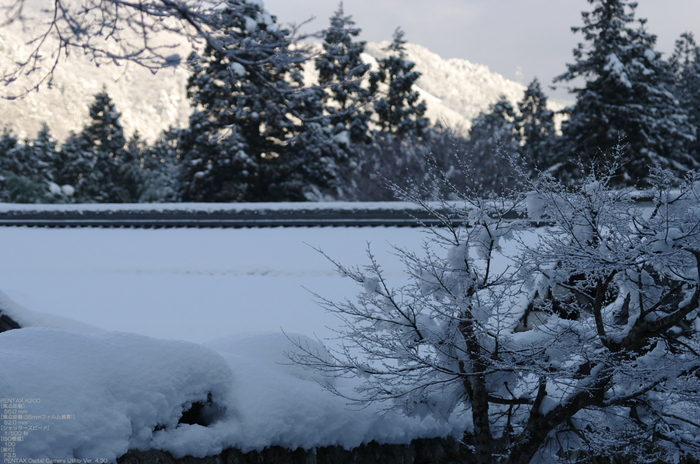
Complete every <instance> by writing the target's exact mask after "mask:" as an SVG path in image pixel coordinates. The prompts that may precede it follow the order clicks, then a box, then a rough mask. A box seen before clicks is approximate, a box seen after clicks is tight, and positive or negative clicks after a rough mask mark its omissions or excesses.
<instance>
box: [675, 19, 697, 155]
mask: <svg viewBox="0 0 700 464" xmlns="http://www.w3.org/2000/svg"><path fill="white" fill-rule="evenodd" d="M670 63H671V68H672V69H673V72H674V74H675V75H676V97H677V98H678V100H679V101H680V102H681V106H682V107H683V108H684V109H685V110H686V111H687V112H688V121H689V122H690V124H692V125H693V127H695V141H694V142H692V143H691V145H690V149H689V151H690V154H691V156H693V158H695V159H696V160H698V161H700V47H698V45H697V44H696V43H695V38H694V37H693V34H692V33H690V32H686V33H684V34H682V35H681V38H680V39H678V40H677V41H676V49H675V50H674V52H673V55H672V56H671V60H670Z"/></svg>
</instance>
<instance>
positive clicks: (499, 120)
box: [468, 95, 520, 191]
mask: <svg viewBox="0 0 700 464" xmlns="http://www.w3.org/2000/svg"><path fill="white" fill-rule="evenodd" d="M515 118H516V116H515V110H514V109H513V105H512V104H511V103H510V102H509V101H508V100H507V99H506V97H505V95H502V96H501V98H499V100H498V101H497V102H496V103H494V104H493V105H491V106H490V107H489V109H488V111H482V112H481V113H480V114H479V116H478V117H477V118H476V119H474V121H472V127H471V129H470V130H469V144H468V146H469V149H468V151H469V153H470V158H471V160H470V162H471V163H473V164H477V165H478V169H479V170H480V171H484V170H485V171H489V170H490V171H493V172H501V171H502V169H501V165H503V164H504V158H507V157H509V156H513V155H515V154H517V153H518V150H519V145H518V144H519V141H520V135H519V134H518V132H517V129H516V120H515ZM506 164H507V163H506ZM484 178H485V179H489V182H490V184H488V185H483V188H485V189H488V190H490V191H494V190H498V189H499V182H500V181H499V179H497V178H495V177H487V176H484Z"/></svg>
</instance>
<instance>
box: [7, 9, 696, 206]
mask: <svg viewBox="0 0 700 464" xmlns="http://www.w3.org/2000/svg"><path fill="white" fill-rule="evenodd" d="M229 3H231V4H233V3H236V5H237V8H235V9H232V8H230V7H226V8H223V9H221V10H218V11H217V15H218V18H217V24H220V29H219V30H217V31H216V34H217V38H218V39H220V43H224V44H227V45H226V46H227V47H229V48H228V49H227V50H225V51H226V52H227V53H226V54H222V50H218V49H215V48H213V47H211V46H207V47H206V48H204V49H202V50H200V51H199V52H197V53H192V54H191V55H190V56H189V57H188V59H187V65H188V69H189V79H188V82H187V94H188V98H189V99H190V101H191V106H192V115H191V116H190V119H189V124H188V126H187V127H185V128H171V129H169V130H167V131H165V132H163V134H162V135H161V136H160V138H159V139H158V140H157V141H156V142H155V143H153V144H147V143H146V142H145V141H144V140H142V139H141V138H140V137H139V135H138V133H136V134H134V136H133V137H132V138H131V139H129V140H127V138H126V137H125V135H124V131H123V128H122V125H121V123H120V113H119V111H118V109H117V108H116V107H115V105H114V103H113V102H112V100H111V98H110V96H109V95H108V94H107V93H106V91H103V92H100V93H98V94H97V95H95V99H94V102H93V104H92V105H91V106H90V108H89V112H90V119H89V122H88V124H86V125H85V127H84V128H83V129H82V131H81V132H80V133H73V134H71V135H70V136H69V137H68V138H67V139H66V141H65V142H64V143H62V144H60V146H59V143H58V142H57V141H56V140H55V139H53V138H52V135H51V133H50V130H49V127H48V126H45V127H44V129H43V130H41V131H40V132H39V133H38V134H37V136H36V138H33V139H32V138H27V139H24V140H20V139H18V137H17V136H15V135H14V134H13V133H11V132H10V131H7V130H6V131H5V132H4V133H3V134H2V136H1V137H0V201H3V202H16V203H105V202H106V203H135V202H260V201H333V200H349V201H366V200H374V201H378V200H391V199H395V198H396V195H397V193H396V192H397V191H400V190H401V189H404V190H410V191H417V190H419V191H420V192H421V193H420V195H421V196H422V197H425V198H451V197H454V196H455V195H456V194H457V192H460V191H463V190H464V189H469V190H471V191H477V192H482V193H483V194H484V195H488V194H489V193H502V192H503V191H505V190H507V189H511V188H517V185H518V182H517V181H518V179H522V178H527V177H531V176H535V175H537V174H538V173H540V172H548V173H550V174H551V175H552V176H554V177H556V178H559V179H562V180H564V181H565V182H566V183H569V184H575V183H576V182H578V181H579V180H580V179H582V178H583V177H585V175H586V173H587V172H588V171H590V170H595V169H596V168H597V167H598V166H600V165H601V163H604V162H605V161H606V159H608V158H609V157H613V156H614V157H618V159H621V160H622V163H621V164H620V166H619V167H617V172H616V173H615V180H614V183H615V185H617V186H637V187H640V188H644V186H645V185H648V183H649V181H650V179H649V176H650V169H651V168H652V167H654V166H660V167H662V168H666V169H670V170H671V171H673V172H674V173H675V174H676V175H677V176H679V177H681V176H683V174H684V173H685V172H687V171H688V170H691V169H697V168H698V167H700V142H699V141H698V134H699V133H700V47H698V45H697V44H696V42H695V39H694V37H693V35H692V34H690V33H685V34H683V35H682V36H681V37H680V38H679V39H678V40H677V42H676V48H675V51H674V53H673V54H672V56H671V57H670V58H669V59H668V60H664V59H662V57H661V54H660V53H659V52H657V51H655V49H654V47H655V43H656V36H655V35H653V34H651V33H649V32H647V31H646V29H645V26H644V24H645V21H644V20H638V19H635V15H634V9H635V6H636V4H634V3H628V2H623V1H619V0H595V1H593V10H592V11H590V12H584V14H583V16H582V18H583V25H582V26H579V27H576V28H574V31H575V32H576V33H579V34H581V35H582V38H583V42H582V43H581V44H579V47H578V48H577V49H576V50H575V51H574V62H573V64H570V65H568V69H567V70H566V72H564V73H563V74H562V75H560V76H559V77H557V78H556V79H555V82H569V81H574V80H575V79H577V78H583V79H582V81H583V84H582V85H581V87H578V88H574V89H572V94H573V96H574V97H575V103H574V104H573V105H572V106H570V107H568V108H566V109H564V110H563V111H562V113H563V116H564V122H563V124H562V127H561V130H560V131H557V130H555V125H554V116H555V114H554V113H553V112H552V111H550V110H549V109H547V96H546V95H545V94H544V93H543V91H542V88H541V85H540V83H539V82H538V81H537V80H534V81H533V82H531V83H530V84H529V86H528V87H527V90H526V91H525V94H524V96H523V98H522V100H521V101H520V102H518V104H517V105H516V107H514V106H513V105H512V104H511V103H509V102H508V101H507V100H506V98H505V97H503V98H501V99H500V100H499V101H497V102H496V103H494V104H493V105H492V106H491V107H490V108H489V109H488V110H487V111H485V112H482V113H481V114H480V115H479V116H478V117H477V118H476V119H475V120H474V121H473V125H472V127H471V129H470V131H469V133H468V134H467V135H466V136H461V135H459V134H456V133H454V132H453V131H451V130H449V129H447V128H445V127H441V126H440V125H432V124H431V123H430V122H429V121H428V119H427V118H426V117H425V111H426V104H425V102H424V101H421V99H420V97H419V93H418V91H417V90H416V89H415V88H414V86H415V83H416V81H417V79H418V78H419V76H420V74H419V73H418V72H416V71H415V70H414V64H413V63H412V62H411V61H409V60H408V59H407V58H406V53H405V48H404V44H405V43H406V42H405V40H404V34H403V32H402V31H401V30H400V29H397V30H396V32H395V33H394V36H393V40H392V41H391V43H390V45H389V46H388V48H387V49H386V52H387V56H386V57H385V58H383V59H380V60H378V68H377V69H375V70H372V69H370V66H369V65H368V64H367V63H365V62H363V60H362V58H361V56H360V55H361V53H362V52H363V51H364V47H365V42H362V41H358V40H357V37H358V35H359V33H360V29H359V28H358V27H356V25H355V23H354V22H353V20H352V17H351V16H348V15H346V14H345V12H344V11H343V8H342V4H341V5H340V6H339V8H338V9H337V11H336V12H335V13H334V14H333V15H332V16H331V18H330V24H329V26H328V28H327V29H326V30H325V31H323V42H322V50H321V52H320V53H316V54H310V53H308V51H307V50H305V49H303V48H299V47H298V46H297V44H295V43H294V42H293V40H292V34H291V31H290V30H288V29H285V28H283V27H281V26H280V25H278V24H277V23H276V18H275V17H274V16H272V15H270V14H269V13H267V12H266V11H265V10H264V9H263V7H262V6H261V5H260V4H258V3H257V2H251V3H248V2H245V1H239V2H229ZM231 53H233V54H234V55H235V56H236V57H237V58H239V59H237V60H236V61H232V60H231V59H230V56H231V55H230V54H231ZM309 60H311V62H312V64H313V66H314V67H315V69H316V71H317V72H318V76H319V79H318V83H317V84H314V85H308V83H306V82H304V80H303V78H302V68H303V66H304V65H305V64H306V63H308V62H309ZM242 63H248V64H242ZM576 82H579V81H576ZM392 187H394V188H392Z"/></svg>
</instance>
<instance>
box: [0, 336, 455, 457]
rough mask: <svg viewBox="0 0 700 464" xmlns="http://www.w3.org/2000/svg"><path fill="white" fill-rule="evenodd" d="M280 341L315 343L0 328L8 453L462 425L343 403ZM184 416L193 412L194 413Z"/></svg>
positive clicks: (318, 441) (276, 440) (394, 439)
mask: <svg viewBox="0 0 700 464" xmlns="http://www.w3.org/2000/svg"><path fill="white" fill-rule="evenodd" d="M290 339H291V340H295V341H297V342H299V343H302V344H304V345H306V346H315V344H316V342H314V341H313V340H311V339H308V338H306V337H303V336H298V335H292V336H290V338H289V339H288V338H287V337H286V336H285V335H283V334H272V333H269V334H258V335H252V334H248V335H238V336H231V337H224V338H219V339H217V340H214V341H212V342H210V343H208V344H207V345H206V346H202V345H198V344H193V343H190V342H181V341H170V340H159V339H154V338H150V337H145V336H141V335H134V334H126V333H116V332H110V333H107V332H105V333H97V334H78V333H75V332H68V331H62V330H57V329H49V328H28V329H19V330H11V331H8V332H3V333H0V358H1V359H3V360H4V362H3V367H4V369H3V372H2V374H0V398H1V399H0V401H1V402H3V404H5V405H6V406H4V407H3V409H2V411H3V412H2V413H3V414H4V415H7V414H10V415H12V416H11V417H10V418H9V420H11V421H12V420H17V424H16V425H15V424H13V426H16V427H19V428H17V429H12V430H10V432H12V433H18V434H19V435H18V436H19V437H20V438H21V441H17V442H16V444H15V446H14V449H15V454H16V457H17V458H19V459H35V460H44V462H49V460H53V461H54V462H55V461H56V460H62V459H63V460H69V459H80V460H81V462H88V461H87V460H88V459H90V460H92V462H96V461H98V460H103V462H115V461H116V459H117V458H118V457H119V456H121V455H122V454H124V453H126V452H127V451H128V450H129V449H140V450H147V449H160V450H165V451H169V452H170V453H172V454H173V455H174V456H175V457H176V458H181V457H183V456H187V455H189V456H194V457H204V456H210V455H216V454H219V453H221V451H223V450H224V449H226V448H230V447H236V448H239V449H241V450H242V451H244V452H247V451H250V450H254V449H262V448H265V447H269V446H275V445H278V446H282V447H285V448H289V449H296V448H299V447H301V448H305V449H312V448H314V447H318V446H329V445H340V446H343V447H345V448H353V447H356V446H359V445H360V444H362V443H368V442H370V441H372V440H376V441H378V442H380V443H408V442H410V441H411V440H413V439H415V438H428V437H437V436H441V437H444V436H447V435H450V434H457V433H460V432H459V431H461V430H464V429H465V427H466V425H465V424H464V423H459V424H458V425H455V424H454V423H453V424H448V423H443V422H437V421H435V420H432V419H426V420H422V421H421V420H418V419H415V418H408V417H406V416H404V415H402V414H400V413H394V412H389V413H386V414H384V411H383V409H382V405H372V406H370V407H367V408H361V409H358V408H348V406H347V401H346V400H345V399H343V398H340V397H338V396H334V395H332V394H331V393H329V392H328V391H326V390H325V389H324V388H323V387H322V386H321V385H320V383H319V381H320V380H321V379H319V378H316V376H314V375H313V374H312V373H310V372H307V371H304V370H303V369H302V368H301V367H299V366H296V365H291V364H290V363H289V361H288V360H287V358H286V357H285V356H284V353H285V352H289V351H290V350H293V349H294V345H293V344H292V342H291V341H290ZM217 351H218V352H217ZM358 382H359V380H357V379H351V380H348V379H344V380H338V381H336V382H335V384H334V387H335V388H338V389H339V390H340V391H342V392H343V393H344V394H347V395H352V394H353V387H355V386H357V385H358ZM7 405H10V406H7ZM193 406H194V407H193ZM193 411H199V412H198V414H196V415H195V417H196V418H198V419H197V420H192V417H193V416H192V415H193ZM5 418H6V417H5ZM185 418H187V419H185ZM25 422H26V423H25ZM457 422H460V420H457ZM461 422H464V421H463V420H462V421H461ZM28 427H36V429H30V428H28ZM66 462H70V461H66Z"/></svg>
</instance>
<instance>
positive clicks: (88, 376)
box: [0, 328, 233, 462]
mask: <svg viewBox="0 0 700 464" xmlns="http://www.w3.org/2000/svg"><path fill="white" fill-rule="evenodd" d="M0 358H2V359H3V367H4V368H3V373H2V375H1V377H0V391H2V395H1V396H2V398H3V400H2V401H7V400H8V399H14V400H18V401H19V404H22V405H23V408H22V409H23V410H24V411H26V412H21V413H20V411H22V409H19V408H17V409H18V410H17V412H16V414H19V415H20V416H24V417H21V418H17V419H19V420H18V422H20V421H21V420H24V419H28V420H27V421H26V422H28V425H27V427H37V428H38V429H37V430H31V429H30V430H28V433H26V434H24V431H27V429H24V430H18V431H19V432H22V433H23V435H22V436H21V438H22V441H18V442H17V444H16V446H15V448H16V451H15V452H16V454H17V457H18V458H32V459H44V460H46V462H48V461H47V460H58V459H72V458H75V459H92V460H97V459H106V460H108V461H114V460H116V458H117V457H119V456H120V455H122V454H124V453H126V452H127V451H128V450H129V449H148V448H149V447H150V446H151V443H152V441H153V439H154V436H159V437H167V436H168V435H169V434H172V433H173V432H174V431H177V425H178V420H179V419H180V418H181V416H182V414H183V412H184V411H186V410H189V409H190V407H191V406H192V404H193V403H195V402H201V403H203V404H204V403H206V402H207V399H208V397H210V398H211V400H212V402H213V405H221V404H227V403H228V402H229V400H228V395H229V393H230V386H231V385H232V383H233V374H232V372H231V370H230V368H229V366H228V364H227V363H226V362H225V361H224V360H223V358H221V357H220V356H219V355H217V354H216V353H214V352H213V351H211V350H209V349H207V348H204V347H202V346H199V345H196V344H193V343H189V342H179V341H178V342H176V341H168V340H157V339H152V338H149V337H144V336H139V335H133V334H124V333H100V334H77V333H74V332H67V331H62V330H56V329H47V328H28V329H20V330H11V331H8V332H3V333H2V334H0ZM209 395H210V396H209ZM7 410H8V409H7V408H3V414H6V411H7ZM11 411H12V410H11ZM208 412H210V413H211V414H213V416H212V419H214V418H215V415H216V414H215V413H218V414H223V408H221V409H220V410H216V408H215V406H212V407H210V410H209V411H208ZM26 416H29V417H26ZM190 427H192V426H190ZM195 427H201V426H195ZM44 428H46V429H44ZM157 429H158V430H159V431H158V432H156V430H157ZM161 439H162V438H161Z"/></svg>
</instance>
